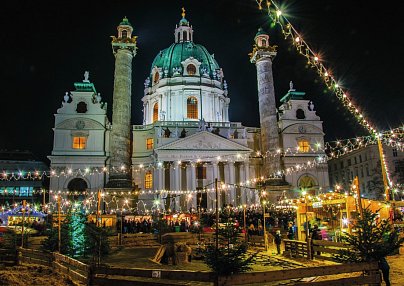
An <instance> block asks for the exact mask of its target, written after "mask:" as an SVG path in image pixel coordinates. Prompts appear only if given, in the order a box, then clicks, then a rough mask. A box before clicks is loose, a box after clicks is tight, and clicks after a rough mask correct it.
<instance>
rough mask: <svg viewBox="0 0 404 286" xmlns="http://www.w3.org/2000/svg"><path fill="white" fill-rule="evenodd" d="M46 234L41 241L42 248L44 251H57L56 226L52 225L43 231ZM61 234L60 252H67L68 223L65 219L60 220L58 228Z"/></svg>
mask: <svg viewBox="0 0 404 286" xmlns="http://www.w3.org/2000/svg"><path fill="white" fill-rule="evenodd" d="M45 235H46V236H47V237H46V238H45V240H44V241H43V242H42V249H43V250H45V251H50V252H54V251H58V235H59V234H58V227H52V228H50V229H48V230H47V231H46V232H45ZM60 236H61V240H60V241H61V244H60V253H61V254H67V253H68V243H67V242H68V241H69V225H68V224H67V220H66V221H65V222H62V224H61V229H60Z"/></svg>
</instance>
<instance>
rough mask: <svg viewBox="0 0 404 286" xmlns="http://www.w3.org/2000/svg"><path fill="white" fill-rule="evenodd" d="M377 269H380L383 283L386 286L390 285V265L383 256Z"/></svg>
mask: <svg viewBox="0 0 404 286" xmlns="http://www.w3.org/2000/svg"><path fill="white" fill-rule="evenodd" d="M379 269H380V270H381V271H382V274H383V280H384V283H386V286H390V285H391V283H390V278H389V276H390V266H389V264H388V263H387V260H386V258H385V257H382V258H380V260H379Z"/></svg>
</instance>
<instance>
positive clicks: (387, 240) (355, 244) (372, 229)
mask: <svg viewBox="0 0 404 286" xmlns="http://www.w3.org/2000/svg"><path fill="white" fill-rule="evenodd" d="M377 217H378V214H377V213H373V212H372V211H371V210H370V209H369V208H365V209H364V210H363V215H362V216H359V217H358V220H357V222H356V223H355V224H354V228H355V229H356V233H353V234H349V233H347V234H346V235H345V236H343V237H342V240H343V241H344V242H346V243H347V244H349V245H350V246H351V249H348V250H340V251H339V253H338V254H337V255H336V256H335V259H336V260H337V261H340V262H362V261H380V260H381V259H383V258H384V257H386V256H387V255H390V254H393V253H394V252H395V251H396V250H397V249H399V248H400V245H401V244H402V243H403V242H404V238H399V232H398V230H397V229H395V228H393V226H392V224H390V223H389V222H388V221H387V220H381V221H378V220H377Z"/></svg>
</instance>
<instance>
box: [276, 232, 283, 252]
mask: <svg viewBox="0 0 404 286" xmlns="http://www.w3.org/2000/svg"><path fill="white" fill-rule="evenodd" d="M281 243H282V236H281V231H280V230H277V231H276V233H275V244H276V251H277V252H278V255H279V254H281Z"/></svg>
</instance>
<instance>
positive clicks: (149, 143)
mask: <svg viewBox="0 0 404 286" xmlns="http://www.w3.org/2000/svg"><path fill="white" fill-rule="evenodd" d="M153 143H154V142H153V138H147V139H146V149H147V150H151V149H153Z"/></svg>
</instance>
